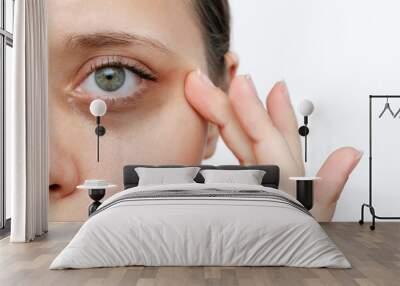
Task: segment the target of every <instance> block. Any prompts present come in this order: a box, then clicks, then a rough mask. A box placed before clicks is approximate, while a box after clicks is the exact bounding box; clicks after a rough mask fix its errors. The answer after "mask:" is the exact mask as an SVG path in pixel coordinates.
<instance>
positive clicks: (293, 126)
mask: <svg viewBox="0 0 400 286" xmlns="http://www.w3.org/2000/svg"><path fill="white" fill-rule="evenodd" d="M266 105H267V109H268V114H269V115H270V117H271V120H272V122H273V123H274V125H275V127H276V128H277V129H278V130H279V132H280V133H281V134H282V136H283V137H284V138H285V140H286V142H287V143H288V145H289V149H290V151H291V152H292V155H293V158H294V159H295V160H296V163H297V165H298V166H299V168H300V169H302V170H304V164H303V159H302V151H301V144H300V136H299V134H298V124H297V118H296V115H295V112H294V110H293V106H292V104H291V102H290V98H289V91H288V89H287V86H286V83H285V82H284V81H280V82H277V83H276V84H275V85H274V87H273V88H272V90H271V92H270V93H269V95H268V97H267V104H266Z"/></svg>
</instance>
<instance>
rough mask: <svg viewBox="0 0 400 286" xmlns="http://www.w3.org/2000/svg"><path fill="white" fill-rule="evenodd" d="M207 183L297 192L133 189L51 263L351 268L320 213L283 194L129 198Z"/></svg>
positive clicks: (54, 266)
mask: <svg viewBox="0 0 400 286" xmlns="http://www.w3.org/2000/svg"><path fill="white" fill-rule="evenodd" d="M205 189H215V190H218V191H239V190H241V191H246V190H254V191H257V190H258V191H260V190H261V191H266V192H269V193H270V194H276V195H278V196H282V197H286V198H290V197H289V196H288V195H286V194H285V193H284V192H282V191H279V190H275V189H271V188H265V187H262V186H254V185H227V184H224V185H221V184H207V185H206V184H185V185H182V184H180V185H163V186H146V187H136V188H132V189H128V190H125V191H123V192H120V193H118V194H115V195H114V196H112V197H110V198H109V199H107V200H106V201H105V202H104V203H103V204H102V206H101V207H100V208H99V210H98V213H96V214H95V215H93V216H92V217H90V218H89V219H88V221H86V222H85V223H84V225H83V226H82V227H81V229H80V230H79V232H78V233H77V234H76V235H75V237H74V238H73V239H72V241H71V242H70V243H69V244H68V246H67V247H65V249H64V250H63V251H62V252H61V253H60V254H59V255H58V257H57V258H56V259H55V260H54V261H53V263H52V264H51V266H50V269H63V268H91V267H114V266H127V265H146V266H189V265H190V266H194V265H199V266H200V265H217V266H241V265H247V266H294V267H333V268H349V267H350V263H349V262H348V261H347V259H346V258H345V257H344V255H343V254H342V253H341V252H340V251H339V250H338V249H337V247H336V246H335V244H334V243H333V242H332V241H331V240H330V239H329V237H328V236H327V235H326V233H325V232H324V231H323V229H322V228H321V227H320V225H319V224H318V223H317V222H316V221H315V219H314V218H313V217H312V216H310V215H309V214H307V213H306V212H303V211H301V210H299V209H298V208H296V207H293V206H292V205H290V204H286V203H282V202H280V201H279V200H276V201H275V200H273V199H272V200H269V199H263V198H254V197H251V196H249V197H248V198H246V197H243V196H242V197H235V196H231V197H230V196H228V197H218V196H217V197H190V196H189V197H188V196H182V197H176V196H175V197H171V198H165V197H161V198H139V199H132V200H123V199H121V198H123V197H124V196H125V197H129V194H137V193H136V192H145V191H153V192H154V191H160V192H162V191H168V190H182V191H184V190H191V191H193V190H198V191H199V192H200V191H202V192H207V190H205ZM215 190H214V192H215ZM249 194H251V192H249ZM290 199H291V200H292V201H295V200H294V199H293V198H290Z"/></svg>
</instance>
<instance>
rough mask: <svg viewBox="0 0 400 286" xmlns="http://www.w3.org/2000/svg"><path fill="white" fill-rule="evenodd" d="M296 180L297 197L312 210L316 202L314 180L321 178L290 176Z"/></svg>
mask: <svg viewBox="0 0 400 286" xmlns="http://www.w3.org/2000/svg"><path fill="white" fill-rule="evenodd" d="M289 179H290V180H292V181H296V199H297V200H298V201H299V202H300V203H302V205H303V206H304V207H305V208H306V209H307V210H311V209H312V207H313V204H314V191H313V185H314V181H317V180H321V178H320V177H290V178H289Z"/></svg>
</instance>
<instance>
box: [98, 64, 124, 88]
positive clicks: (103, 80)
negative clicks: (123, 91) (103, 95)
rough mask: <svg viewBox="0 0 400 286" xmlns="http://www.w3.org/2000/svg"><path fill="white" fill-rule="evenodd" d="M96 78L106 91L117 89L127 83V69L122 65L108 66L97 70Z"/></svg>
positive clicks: (99, 85)
mask: <svg viewBox="0 0 400 286" xmlns="http://www.w3.org/2000/svg"><path fill="white" fill-rule="evenodd" d="M94 78H95V81H96V84H97V86H98V87H100V88H101V89H102V90H104V91H108V92H111V91H116V90H118V89H119V88H121V87H122V86H123V85H124V83H125V70H124V69H123V68H120V67H106V68H102V69H99V70H97V71H96V72H95V74H94Z"/></svg>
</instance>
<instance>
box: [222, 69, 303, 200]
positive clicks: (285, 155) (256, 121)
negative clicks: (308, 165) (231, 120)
mask: <svg viewBox="0 0 400 286" xmlns="http://www.w3.org/2000/svg"><path fill="white" fill-rule="evenodd" d="M229 98H230V102H231V103H232V106H233V109H234V111H235V113H236V116H237V117H238V119H239V122H240V124H241V125H242V127H243V129H244V130H245V132H246V134H247V135H248V136H249V137H250V139H251V140H252V142H253V151H254V155H255V159H256V161H257V163H258V164H274V165H278V166H279V167H280V169H281V182H282V183H281V187H282V189H283V190H285V191H287V192H289V193H290V194H292V195H293V194H294V193H293V192H294V189H293V184H292V183H290V182H289V181H288V180H287V178H288V177H290V176H300V175H302V173H301V170H299V169H298V167H297V164H293V162H295V161H294V158H293V156H292V153H291V151H290V149H289V147H288V144H287V142H286V140H285V139H284V138H283V136H282V135H281V133H280V132H279V130H278V129H276V128H275V126H274V124H273V122H272V120H271V118H270V117H269V115H268V113H267V111H266V109H265V107H264V105H263V104H262V102H261V100H260V99H259V98H258V96H257V93H256V90H255V88H254V84H253V82H252V80H251V79H250V78H249V77H248V76H238V77H236V78H234V79H233V80H232V83H231V87H230V90H229Z"/></svg>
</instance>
